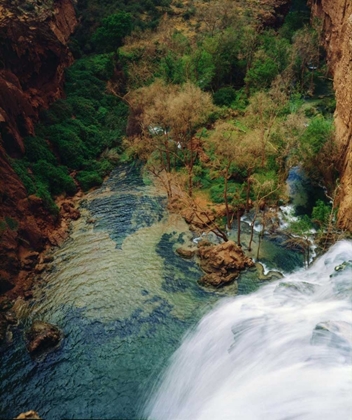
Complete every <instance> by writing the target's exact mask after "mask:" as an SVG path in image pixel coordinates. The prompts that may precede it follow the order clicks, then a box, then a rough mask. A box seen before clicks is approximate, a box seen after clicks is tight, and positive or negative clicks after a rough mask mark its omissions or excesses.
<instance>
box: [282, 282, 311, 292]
mask: <svg viewBox="0 0 352 420" xmlns="http://www.w3.org/2000/svg"><path fill="white" fill-rule="evenodd" d="M314 290H315V285H314V284H312V283H308V282H306V281H300V282H290V281H283V282H280V283H279V284H278V285H277V286H276V287H275V290H274V293H277V292H279V293H281V292H284V293H285V291H287V292H288V293H293V294H297V293H299V294H302V295H312V294H313V293H314Z"/></svg>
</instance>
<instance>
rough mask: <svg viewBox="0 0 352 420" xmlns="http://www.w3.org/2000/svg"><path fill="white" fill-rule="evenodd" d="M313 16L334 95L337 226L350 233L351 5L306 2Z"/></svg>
mask: <svg viewBox="0 0 352 420" xmlns="http://www.w3.org/2000/svg"><path fill="white" fill-rule="evenodd" d="M308 4H309V6H310V7H311V10H312V16H313V17H317V18H319V19H321V20H322V24H323V31H324V44H325V48H326V51H327V58H328V64H329V67H330V69H331V72H332V74H333V79H334V90H335V95H336V112H335V125H336V142H337V145H338V148H339V152H340V153H339V154H340V160H339V162H338V165H339V170H340V175H341V178H340V181H341V190H340V193H339V214H338V218H339V224H340V226H341V227H342V228H344V229H347V230H349V231H352V2H351V0H309V1H308Z"/></svg>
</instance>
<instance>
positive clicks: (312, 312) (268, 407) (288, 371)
mask: <svg viewBox="0 0 352 420" xmlns="http://www.w3.org/2000/svg"><path fill="white" fill-rule="evenodd" d="M351 259H352V243H351V242H347V241H344V242H340V243H338V244H336V245H335V246H334V247H332V248H331V249H330V251H329V252H327V253H326V254H325V255H324V256H323V257H321V258H320V259H319V260H317V261H316V262H315V263H314V264H313V265H312V267H311V268H310V269H309V270H307V271H305V270H300V271H298V272H296V273H294V274H292V275H290V276H288V277H286V278H285V279H282V280H279V281H277V282H274V283H271V284H270V285H268V286H265V287H263V288H261V289H260V290H258V291H257V292H255V293H253V294H251V295H248V296H239V297H235V298H232V299H226V300H223V301H221V303H220V304H219V305H218V306H217V307H216V308H215V309H214V310H213V311H211V312H210V313H209V314H208V315H206V316H205V317H204V318H203V319H202V320H201V322H200V323H199V324H198V326H197V327H196V329H195V330H192V331H191V332H189V333H188V335H187V336H186V337H185V338H184V341H183V344H182V345H181V347H180V348H179V350H178V351H177V352H176V353H175V354H174V356H173V357H172V359H171V362H170V366H169V368H168V369H167V371H166V372H165V374H164V375H163V377H162V378H161V379H160V381H159V382H158V384H157V385H156V388H155V389H154V391H153V393H152V397H151V398H150V400H149V402H148V404H147V407H146V409H145V413H144V415H145V416H146V417H148V418H149V419H154V420H158V419H160V420H161V419H162V420H171V419H182V420H187V419H192V420H200V419H202V420H207V419H209V420H213V419H217V420H221V419H234V418H236V419H241V420H256V419H270V420H284V419H286V420H288V419H302V420H311V419H324V420H329V419H331V420H335V419H350V418H352V399H351V395H352V367H351V357H352V330H351V328H352V311H351V284H352V268H351V267H349V266H347V267H345V268H343V269H341V270H340V271H336V270H335V267H336V266H337V265H339V264H342V263H343V262H344V261H348V260H351ZM331 274H332V276H331V277H330V275H331Z"/></svg>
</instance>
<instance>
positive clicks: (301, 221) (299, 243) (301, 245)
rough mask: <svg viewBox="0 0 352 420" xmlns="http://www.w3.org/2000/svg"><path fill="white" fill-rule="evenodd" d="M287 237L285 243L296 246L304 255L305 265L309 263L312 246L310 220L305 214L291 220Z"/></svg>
mask: <svg viewBox="0 0 352 420" xmlns="http://www.w3.org/2000/svg"><path fill="white" fill-rule="evenodd" d="M288 235H289V239H287V240H286V241H285V243H286V245H288V246H291V247H293V248H298V249H299V250H300V251H301V252H302V253H303V257H304V263H305V265H306V266H307V267H309V264H310V248H311V246H312V241H311V236H312V222H311V220H310V218H309V217H308V216H307V215H305V216H303V217H300V218H298V219H297V220H296V221H293V222H291V224H290V226H289V230H288Z"/></svg>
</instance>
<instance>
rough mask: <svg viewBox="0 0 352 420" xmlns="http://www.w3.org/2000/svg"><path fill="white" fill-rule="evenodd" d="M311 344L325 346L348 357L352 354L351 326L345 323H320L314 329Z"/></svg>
mask: <svg viewBox="0 0 352 420" xmlns="http://www.w3.org/2000/svg"><path fill="white" fill-rule="evenodd" d="M311 344H312V345H315V346H317V345H327V346H329V347H334V348H337V349H340V350H342V351H343V352H344V353H347V355H350V354H351V353H352V325H351V324H349V323H348V322H345V321H326V322H320V323H319V324H317V325H316V327H315V328H314V331H313V334H312V338H311Z"/></svg>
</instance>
